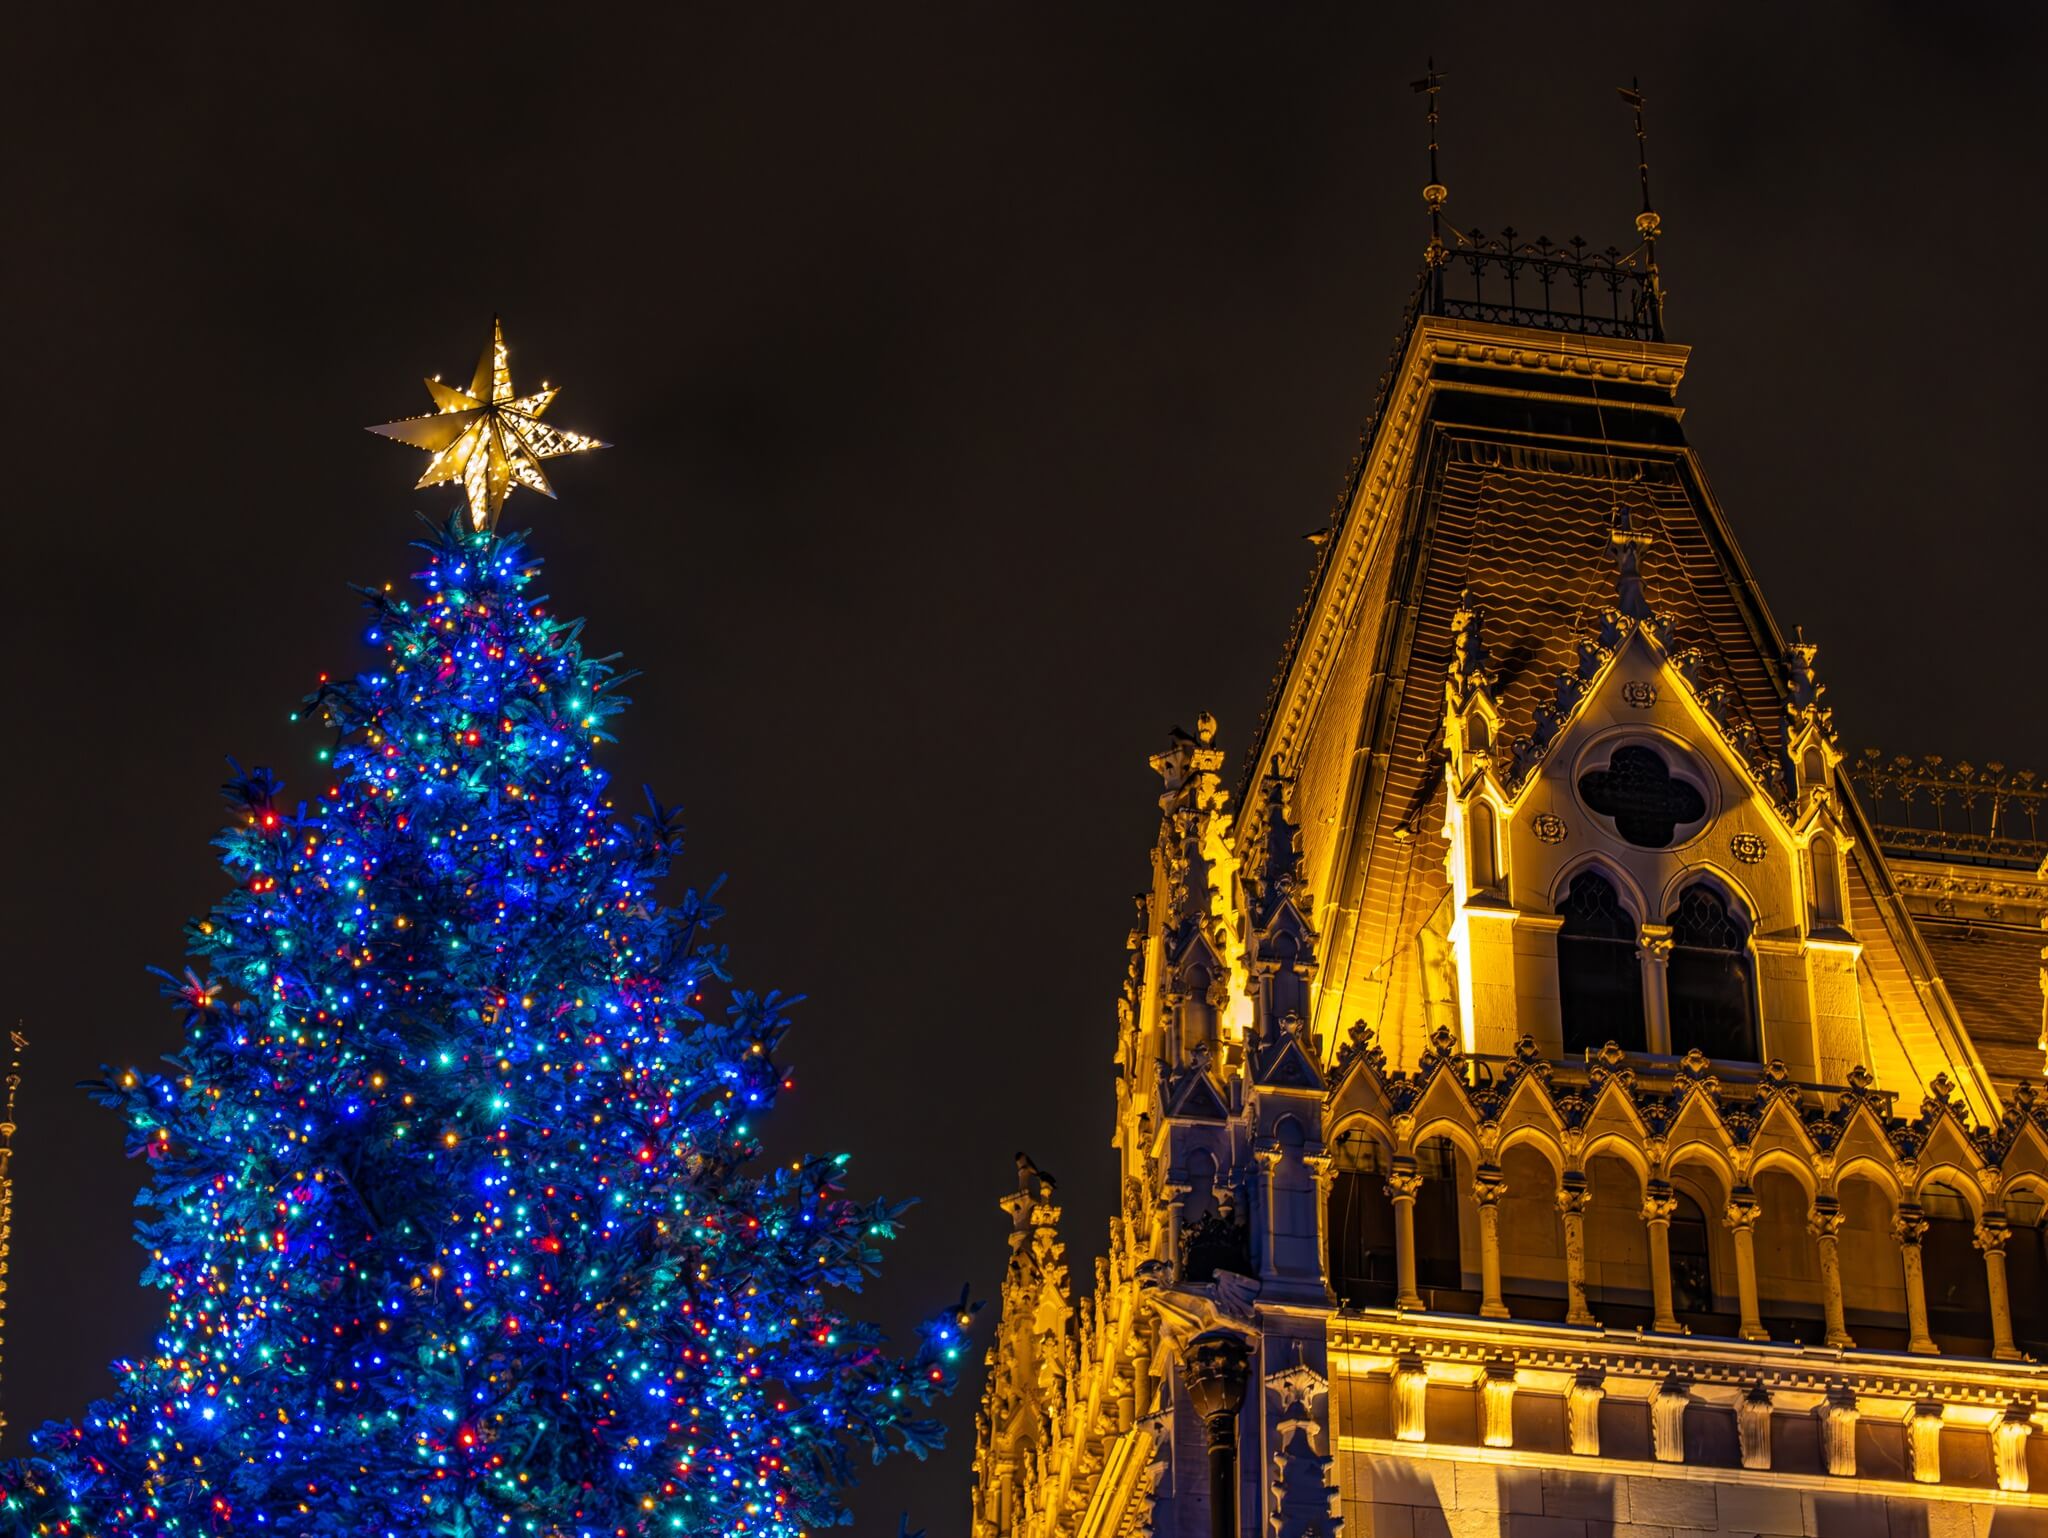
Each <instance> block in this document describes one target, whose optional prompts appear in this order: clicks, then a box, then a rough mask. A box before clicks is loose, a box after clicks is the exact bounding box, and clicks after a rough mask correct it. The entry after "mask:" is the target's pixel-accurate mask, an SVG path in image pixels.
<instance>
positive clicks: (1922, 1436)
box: [1906, 1399, 1941, 1485]
mask: <svg viewBox="0 0 2048 1538" xmlns="http://www.w3.org/2000/svg"><path fill="white" fill-rule="evenodd" d="M1906 1451H1907V1453H1908V1454H1909V1455H1910V1457H1911V1461H1912V1464H1913V1478H1914V1480H1915V1481H1916V1482H1918V1483H1920V1484H1923V1485H1938V1484H1940V1483H1941V1402H1940V1401H1939V1400H1935V1399H1923V1400H1921V1401H1920V1402H1919V1403H1918V1404H1916V1405H1914V1406H1913V1413H1912V1414H1911V1415H1909V1416H1908V1417H1907V1418H1906Z"/></svg>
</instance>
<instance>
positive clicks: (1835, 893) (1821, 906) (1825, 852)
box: [1809, 833, 1842, 928]
mask: <svg viewBox="0 0 2048 1538" xmlns="http://www.w3.org/2000/svg"><path fill="white" fill-rule="evenodd" d="M1809 856H1810V858H1811V860H1812V862H1813V922H1814V926H1815V927H1816V928H1820V927H1824V926H1837V927H1838V926H1839V925H1840V924H1841V922H1842V871H1841V863H1840V861H1839V860H1838V858H1837V857H1836V854H1835V841H1834V840H1833V839H1831V838H1829V837H1828V836H1827V835H1826V834H1825V833H1816V834H1815V835H1814V836H1813V843H1812V845H1811V846H1810V850H1809Z"/></svg>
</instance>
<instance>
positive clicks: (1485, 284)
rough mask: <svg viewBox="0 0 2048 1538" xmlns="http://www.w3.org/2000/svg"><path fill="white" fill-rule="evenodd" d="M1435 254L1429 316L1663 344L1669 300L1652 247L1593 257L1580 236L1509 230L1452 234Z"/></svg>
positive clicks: (1427, 291)
mask: <svg viewBox="0 0 2048 1538" xmlns="http://www.w3.org/2000/svg"><path fill="white" fill-rule="evenodd" d="M1451 235H1452V241H1453V243H1452V244H1450V245H1442V246H1437V247H1435V248H1434V249H1433V250H1432V251H1431V261H1430V268H1429V273H1428V276H1427V278H1426V279H1425V281H1424V299H1423V306H1424V310H1425V312H1426V313H1427V314H1430V315H1447V316H1451V317H1454V318H1456V319H1461V320H1480V321H1490V322H1492V323H1493V324H1495V325H1502V326H1535V327H1538V328H1540V329H1542V330H1545V331H1575V332H1578V333H1580V334H1582V335H1587V336H1614V337H1627V338H1630V339H1631V340H1635V341H1642V342H1661V341H1663V340H1664V315H1663V303H1662V294H1661V292H1660V290H1659V288H1658V286H1657V275H1656V270H1655V268H1654V267H1652V266H1651V264H1650V262H1649V259H1648V255H1647V251H1646V249H1645V248H1641V247H1639V248H1637V249H1636V250H1635V251H1632V252H1628V253H1626V254H1624V253H1623V252H1621V251H1620V250H1618V249H1617V248H1615V247H1613V246H1609V247H1608V248H1607V249H1606V250H1604V251H1589V250H1587V248H1586V242H1585V241H1584V240H1583V239H1581V238H1580V237H1578V236H1576V235H1574V236H1573V237H1572V238H1571V239H1570V240H1569V241H1567V242H1565V243H1564V244H1563V245H1554V244H1552V243H1551V241H1550V238H1549V237H1548V236H1539V237H1538V238H1537V239H1535V240H1531V241H1525V240H1523V239H1522V237H1521V235H1520V234H1519V233H1518V232H1517V231H1516V230H1515V229H1514V228H1513V227H1512V226H1510V227H1509V228H1507V229H1504V230H1502V231H1501V232H1500V234H1498V235H1491V236H1490V235H1487V234H1486V233H1485V232H1484V231H1481V230H1472V231H1469V232H1466V233H1460V232H1458V231H1452V232H1451Z"/></svg>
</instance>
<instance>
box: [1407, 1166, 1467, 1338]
mask: <svg viewBox="0 0 2048 1538" xmlns="http://www.w3.org/2000/svg"><path fill="white" fill-rule="evenodd" d="M1415 1167H1416V1170H1417V1171H1418V1172H1419V1173H1420V1174H1421V1176H1422V1189H1421V1191H1419V1192H1418V1193H1417V1194H1416V1197H1415V1283H1416V1285H1417V1286H1418V1287H1431V1288H1442V1289H1444V1290H1445V1291H1452V1292H1455V1291H1456V1290H1457V1289H1458V1288H1459V1287H1460V1286H1462V1285H1463V1284H1464V1279H1465V1268H1464V1265H1463V1262H1462V1259H1461V1257H1460V1255H1459V1251H1458V1186H1459V1180H1458V1145H1457V1144H1455V1143H1453V1142H1452V1141H1451V1140H1450V1139H1449V1138H1447V1137H1433V1138H1431V1139H1430V1140H1429V1141H1428V1142H1426V1143H1418V1144H1417V1145H1416V1147H1415ZM1432 1306H1435V1307H1443V1306H1445V1305H1444V1304H1441V1303H1439V1304H1436V1305H1432Z"/></svg>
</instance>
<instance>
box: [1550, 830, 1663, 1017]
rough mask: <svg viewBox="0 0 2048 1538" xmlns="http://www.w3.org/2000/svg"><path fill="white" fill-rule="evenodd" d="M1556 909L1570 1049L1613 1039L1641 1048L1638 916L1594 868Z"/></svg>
mask: <svg viewBox="0 0 2048 1538" xmlns="http://www.w3.org/2000/svg"><path fill="white" fill-rule="evenodd" d="M1557 911H1558V913H1559V914H1560V915H1561V916H1562V917H1563V919H1564V927H1563V928H1561V929H1560V930H1558V932H1557V989H1558V1004H1559V1007H1560V1009H1561V1011H1562V1013H1563V1015H1564V1046H1565V1050H1566V1051H1567V1052H1583V1051H1586V1050H1588V1049H1593V1050H1597V1049H1599V1048H1601V1047H1604V1046H1605V1045H1607V1043H1608V1042H1610V1041H1611V1042H1613V1043H1615V1045H1617V1046H1620V1047H1623V1048H1626V1049H1627V1050H1629V1051H1631V1052H1640V1051H1642V1050H1643V1047H1644V1035H1643V1031H1644V1026H1643V968H1642V963H1641V962H1639V961H1638V960H1637V959H1636V921H1635V919H1634V918H1633V917H1631V916H1630V914H1629V912H1628V910H1627V909H1626V908H1624V907H1622V905H1621V899H1620V898H1619V897H1617V896H1616V895H1615V892H1614V887H1613V884H1612V883H1610V882H1609V881H1608V880H1607V878H1606V877H1604V876H1602V875H1601V874H1600V873H1599V872H1597V871H1591V870H1582V871H1580V872H1579V873H1578V874H1577V875H1576V876H1574V877H1572V885H1571V890H1570V891H1569V892H1567V893H1566V894H1565V899H1564V901H1563V902H1561V903H1559V904H1558V905H1557Z"/></svg>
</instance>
